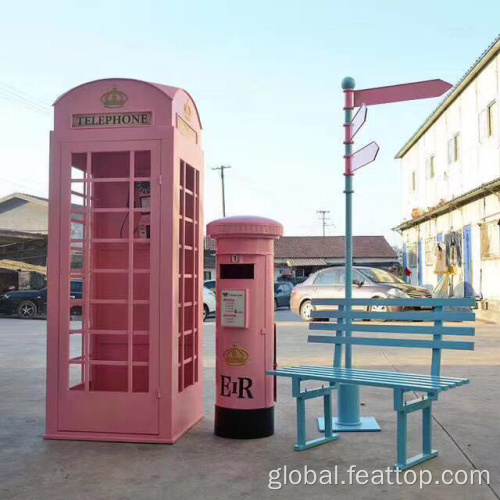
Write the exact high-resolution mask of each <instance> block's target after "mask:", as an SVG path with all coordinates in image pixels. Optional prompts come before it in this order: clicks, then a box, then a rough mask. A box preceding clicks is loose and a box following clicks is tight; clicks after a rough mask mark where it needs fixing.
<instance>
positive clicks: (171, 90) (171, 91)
mask: <svg viewBox="0 0 500 500" xmlns="http://www.w3.org/2000/svg"><path fill="white" fill-rule="evenodd" d="M118 80H121V81H128V82H138V83H144V84H146V85H150V86H151V87H154V88H156V89H158V90H159V91H160V92H162V93H163V94H165V95H166V96H167V97H168V98H169V99H170V100H172V101H173V100H174V97H175V94H176V93H177V92H178V91H179V90H182V91H183V92H185V93H186V94H187V95H188V96H189V97H190V99H191V101H192V102H193V105H194V107H195V109H196V114H197V115H198V120H199V122H200V128H203V127H202V125H201V119H200V113H199V112H198V107H197V105H196V102H195V100H194V99H193V97H192V96H191V94H190V93H189V92H188V91H187V90H184V89H181V88H180V87H172V86H170V85H163V84H161V83H153V82H146V81H144V80H137V79H136V78H102V79H100V80H92V81H90V82H85V83H82V84H80V85H77V86H76V87H73V88H72V89H70V90H68V91H66V92H64V94H61V95H60V96H59V97H58V98H57V99H56V100H55V101H54V104H53V106H55V105H56V104H57V103H58V102H59V101H60V100H61V99H63V98H64V97H66V96H67V95H68V94H70V93H71V92H73V91H75V90H77V89H79V88H80V87H84V86H85V85H90V84H92V83H97V82H116V81H118Z"/></svg>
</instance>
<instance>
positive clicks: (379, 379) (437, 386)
mask: <svg viewBox="0 0 500 500" xmlns="http://www.w3.org/2000/svg"><path fill="white" fill-rule="evenodd" d="M281 370H283V371H284V372H290V373H297V372H299V373H300V374H301V375H302V376H306V375H308V374H309V375H318V376H322V377H326V378H330V377H340V378H341V379H342V380H344V381H347V380H356V381H366V380H367V381H372V382H376V383H381V384H389V385H390V386H392V385H391V384H396V386H398V387H400V386H408V385H413V384H417V385H418V386H419V387H422V388H426V389H427V390H438V391H439V390H447V389H451V388H453V387H456V386H457V385H462V383H463V382H462V381H461V380H459V381H456V382H442V383H438V382H437V381H434V382H431V381H426V380H419V379H411V378H407V377H392V378H391V377H384V376H378V375H376V374H369V375H366V374H364V375H362V374H355V373H352V372H350V373H348V372H344V371H335V370H323V371H321V370H309V369H308V367H300V368H294V369H286V368H282V369H281Z"/></svg>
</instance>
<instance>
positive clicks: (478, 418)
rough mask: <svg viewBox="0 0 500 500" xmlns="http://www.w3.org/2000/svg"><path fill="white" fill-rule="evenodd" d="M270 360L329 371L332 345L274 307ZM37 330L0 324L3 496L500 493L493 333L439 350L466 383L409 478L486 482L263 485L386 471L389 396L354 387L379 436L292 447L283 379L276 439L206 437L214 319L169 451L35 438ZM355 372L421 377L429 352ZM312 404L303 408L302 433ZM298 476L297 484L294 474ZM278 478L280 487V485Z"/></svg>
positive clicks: (366, 363) (364, 363) (450, 396)
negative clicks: (191, 397)
mask: <svg viewBox="0 0 500 500" xmlns="http://www.w3.org/2000/svg"><path fill="white" fill-rule="evenodd" d="M277 320H278V322H279V323H278V331H279V338H278V353H279V356H278V360H279V363H280V364H281V365H287V364H303V363H311V364H328V363H330V362H331V354H332V353H331V349H330V348H325V346H321V345H308V344H307V342H306V340H307V327H306V326H305V325H304V324H303V323H302V322H300V321H297V320H296V318H295V317H294V316H293V315H291V314H290V313H289V312H288V311H278V313H277ZM45 328H46V323H45V321H43V320H33V321H22V320H17V319H9V318H1V319H0V382H1V383H0V498H1V499H4V498H5V499H23V500H25V499H51V500H58V499H73V498H75V499H79V498H82V499H83V498H85V499H113V500H114V499H128V498H134V499H137V498H143V499H150V498H151V499H168V500H177V499H179V500H180V499H201V498H204V499H231V500H234V499H239V498H242V499H243V498H245V499H246V498H252V499H253V498H256V499H267V498H287V499H295V498H297V499H304V498H307V499H308V500H309V499H311V500H312V499H322V498H337V499H344V498H346V499H347V498H349V499H365V498H366V499H374V498H375V499H378V498H381V499H382V498H383V499H400V498H405V499H406V498H433V499H434V498H438V499H441V498H442V499H448V498H450V499H451V498H453V499H454V500H455V499H457V500H458V499H462V498H463V499H466V498H467V499H468V498H475V499H494V498H499V496H498V494H499V493H500V480H499V478H500V461H499V460H498V451H497V450H498V448H499V446H500V425H499V423H498V422H499V421H498V415H499V409H500V404H499V396H500V383H499V382H500V372H499V369H498V368H499V363H500V335H499V333H500V332H499V327H498V326H497V325H486V324H478V325H477V336H476V342H477V344H476V351H474V352H472V353H470V352H460V351H457V352H450V353H448V352H447V353H445V354H444V361H443V373H444V374H448V375H451V376H463V377H470V378H471V384H470V385H468V386H464V387H461V388H458V389H455V390H453V391H450V392H449V393H444V394H443V395H442V396H441V397H440V400H439V401H438V402H437V404H435V405H434V408H435V410H434V415H435V420H436V421H435V422H434V426H433V430H434V446H435V447H436V448H437V449H438V450H439V452H440V455H439V456H438V457H437V458H436V459H434V460H431V461H429V462H427V463H425V464H423V465H421V466H420V467H416V468H415V469H414V470H415V471H416V472H417V473H418V472H419V471H420V470H429V471H431V472H432V473H433V475H434V480H435V479H439V477H440V475H441V473H442V471H443V470H445V469H449V470H451V471H457V470H460V469H462V470H465V471H470V470H471V469H473V468H477V469H480V470H483V469H487V470H489V472H490V481H491V485H490V486H489V487H488V486H486V485H484V484H483V485H458V484H454V485H449V486H446V485H444V484H440V485H436V484H432V485H429V486H426V487H425V488H424V489H423V490H420V489H419V488H418V485H413V486H408V485H406V486H399V485H396V484H395V485H388V484H384V485H378V486H373V485H349V484H345V485H342V484H341V485H337V486H334V485H321V484H315V485H304V484H302V485H296V486H294V485H291V484H287V485H283V486H282V488H281V489H277V490H271V489H269V488H268V480H269V471H270V470H274V469H278V468H282V473H283V467H284V466H287V467H288V471H290V470H291V469H299V470H301V471H303V470H304V467H305V466H307V467H308V468H309V469H313V470H315V471H316V472H317V473H320V471H322V470H324V469H329V470H331V471H334V470H335V466H338V473H339V474H340V476H341V478H342V479H346V480H348V476H347V473H346V470H347V469H348V468H349V466H350V465H352V464H355V465H356V466H357V468H358V469H366V470H367V471H369V472H370V471H373V470H374V469H385V468H387V466H389V465H392V464H393V463H394V460H395V430H396V418H395V417H396V415H395V412H394V411H393V409H392V391H389V390H383V389H377V388H363V389H362V400H363V413H364V414H365V415H373V416H376V418H377V419H378V421H379V423H380V424H381V425H382V428H383V430H382V432H380V433H367V434H363V433H355V434H354V433H353V434H343V435H342V436H341V439H340V440H339V441H337V442H334V443H330V444H327V445H324V446H321V447H319V448H315V449H312V450H308V451H305V452H302V453H297V452H294V451H293V444H294V442H295V441H294V440H295V407H294V404H293V400H292V398H291V386H290V384H289V383H288V382H287V381H283V380H282V381H280V385H279V401H278V405H277V409H276V434H275V436H273V437H271V438H267V439H261V440H253V441H233V440H225V439H221V438H217V437H215V436H214V435H213V432H212V431H213V405H214V389H213V387H214V323H213V320H210V321H209V322H208V323H206V324H205V369H204V375H205V410H206V418H205V419H204V420H203V421H202V422H201V423H200V424H199V425H197V426H196V427H195V428H194V429H193V430H192V431H191V432H189V433H188V434H187V435H186V436H184V437H183V438H182V439H181V440H180V441H179V442H178V443H177V444H175V445H174V446H163V445H136V444H121V443H91V442H70V441H67V442H64V441H44V440H43V439H42V435H43V432H44V411H45V408H44V396H45ZM355 362H356V366H358V367H363V368H368V367H370V368H376V369H383V370H395V369H396V368H397V369H398V370H401V371H413V372H422V373H426V372H428V370H429V363H430V352H428V350H420V349H383V350H382V349H376V348H370V347H366V348H358V349H355ZM320 406H321V401H320V400H313V401H311V402H309V403H308V407H307V410H308V415H309V416H310V419H309V424H310V425H309V432H310V437H312V436H313V435H314V434H315V433H317V431H316V425H315V420H314V418H313V417H314V416H316V415H319V414H320V411H321V408H320ZM419 430H420V421H419V419H418V418H416V417H414V418H411V419H410V426H409V434H410V436H411V439H410V450H409V451H410V453H411V454H413V453H412V452H414V453H418V452H419V451H420V450H419V447H420V433H419ZM295 477H296V476H295ZM278 482H283V477H281V478H280V479H279V481H278Z"/></svg>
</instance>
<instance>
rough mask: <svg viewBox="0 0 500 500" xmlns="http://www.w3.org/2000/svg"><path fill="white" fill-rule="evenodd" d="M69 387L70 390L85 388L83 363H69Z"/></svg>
mask: <svg viewBox="0 0 500 500" xmlns="http://www.w3.org/2000/svg"><path fill="white" fill-rule="evenodd" d="M69 389H70V390H71V391H81V390H83V389H85V368H84V365H83V364H81V363H79V364H70V365H69Z"/></svg>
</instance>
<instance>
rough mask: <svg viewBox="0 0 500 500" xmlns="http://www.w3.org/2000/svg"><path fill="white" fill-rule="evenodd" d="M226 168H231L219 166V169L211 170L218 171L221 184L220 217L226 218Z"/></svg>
mask: <svg viewBox="0 0 500 500" xmlns="http://www.w3.org/2000/svg"><path fill="white" fill-rule="evenodd" d="M226 168H231V166H230V165H221V166H220V167H214V168H212V170H220V180H221V183H222V216H223V217H225V216H226V192H225V188H224V170H225V169H226Z"/></svg>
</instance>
